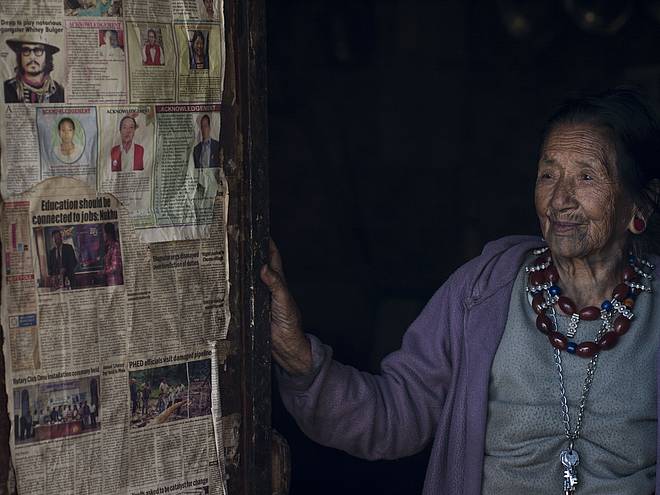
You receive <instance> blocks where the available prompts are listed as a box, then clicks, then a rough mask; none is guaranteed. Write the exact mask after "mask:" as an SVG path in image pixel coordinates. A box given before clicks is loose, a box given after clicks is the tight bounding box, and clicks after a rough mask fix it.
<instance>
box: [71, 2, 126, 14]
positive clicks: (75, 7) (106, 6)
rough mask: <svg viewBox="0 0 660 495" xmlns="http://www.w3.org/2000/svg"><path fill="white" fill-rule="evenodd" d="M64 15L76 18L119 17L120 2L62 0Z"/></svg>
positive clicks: (120, 11) (120, 10)
mask: <svg viewBox="0 0 660 495" xmlns="http://www.w3.org/2000/svg"><path fill="white" fill-rule="evenodd" d="M64 14H65V15H67V16H78V17H121V16H122V0H64Z"/></svg>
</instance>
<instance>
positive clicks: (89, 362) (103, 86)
mask: <svg viewBox="0 0 660 495" xmlns="http://www.w3.org/2000/svg"><path fill="white" fill-rule="evenodd" d="M225 58H226V57H225V31H224V17H223V4H222V0H39V1H34V0H1V1H0V82H2V86H3V87H2V91H1V92H0V195H1V196H2V202H1V203H0V240H1V242H2V247H3V250H2V286H1V290H2V301H3V304H2V307H1V323H2V330H3V334H4V346H3V355H4V360H5V370H6V375H5V377H4V378H5V384H6V392H7V396H8V398H9V404H8V407H9V414H10V419H11V437H10V447H11V456H12V462H13V465H14V468H15V473H16V483H17V488H18V492H19V493H30V494H35V495H41V494H44V495H45V494H51V493H62V494H71V495H73V494H76V495H79V494H101V493H102V494H111V495H115V494H116V495H156V494H162V493H172V494H199V495H202V494H214V495H224V494H225V493H226V487H225V475H224V466H225V457H224V456H225V448H224V446H223V440H222V439H223V434H222V432H223V427H222V423H221V407H220V405H221V397H220V392H221V391H220V390H219V387H218V376H217V374H218V369H219V366H221V365H222V362H223V360H224V357H225V356H224V355H223V353H224V352H226V351H225V350H224V349H226V348H227V347H226V346H222V345H220V346H219V345H218V342H219V341H221V340H223V339H226V332H227V328H228V320H229V311H228V305H227V300H228V297H227V291H228V285H229V284H228V261H227V255H226V252H227V251H226V246H227V242H226V237H227V234H226V221H227V217H226V209H227V203H228V194H227V185H226V184H227V183H226V180H225V177H224V172H223V156H222V150H221V147H220V144H219V143H220V141H221V139H220V136H221V132H222V129H221V120H220V115H221V100H222V91H223V81H224V74H225ZM219 349H222V351H221V350H219Z"/></svg>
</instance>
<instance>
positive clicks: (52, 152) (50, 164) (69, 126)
mask: <svg viewBox="0 0 660 495" xmlns="http://www.w3.org/2000/svg"><path fill="white" fill-rule="evenodd" d="M36 116H37V132H38V136H39V154H40V158H41V177H42V178H43V179H45V178H48V177H55V176H63V175H66V176H69V177H74V178H76V179H79V180H82V181H85V182H87V183H89V184H90V185H93V186H95V185H96V167H97V155H98V153H97V151H98V150H97V135H98V130H97V122H96V108H95V107H58V108H50V107H40V108H37V113H36Z"/></svg>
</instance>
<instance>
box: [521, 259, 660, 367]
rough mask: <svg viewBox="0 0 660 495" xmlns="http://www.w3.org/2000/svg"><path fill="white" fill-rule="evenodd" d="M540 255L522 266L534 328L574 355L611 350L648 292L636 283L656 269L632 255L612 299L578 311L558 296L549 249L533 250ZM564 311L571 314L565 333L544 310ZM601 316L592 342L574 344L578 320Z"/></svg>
mask: <svg viewBox="0 0 660 495" xmlns="http://www.w3.org/2000/svg"><path fill="white" fill-rule="evenodd" d="M534 254H537V255H540V256H538V258H536V260H534V264H533V265H532V266H528V267H525V271H527V272H528V273H529V278H528V286H527V291H528V293H529V294H530V297H531V305H532V308H533V309H534V312H535V313H536V314H537V315H538V316H537V317H536V328H538V329H539V330H540V331H541V333H543V334H544V335H546V336H547V337H548V340H549V341H550V343H551V344H552V346H553V347H554V348H556V349H558V350H560V351H566V352H568V353H569V354H577V355H578V356H580V357H583V358H591V357H593V356H594V355H596V354H598V353H599V352H600V351H605V350H609V349H612V348H613V347H614V346H615V345H616V344H617V343H618V341H619V337H620V336H621V335H623V334H625V333H626V332H627V331H628V330H629V329H630V321H631V320H632V318H633V316H634V313H633V312H632V309H633V307H634V306H635V299H636V298H637V295H638V294H640V293H641V292H644V291H646V292H651V288H650V285H644V284H642V283H639V280H640V277H641V278H644V279H647V280H649V281H650V280H652V279H653V275H651V273H650V271H651V270H653V269H654V268H655V266H654V265H653V264H652V263H649V262H648V261H646V260H643V259H640V258H637V257H635V256H633V255H631V256H630V257H629V258H628V263H629V265H628V266H626V267H625V268H624V270H623V280H622V281H621V283H620V284H618V285H617V286H616V287H615V288H614V290H613V291H612V299H611V300H607V299H606V300H605V301H603V303H602V304H601V306H600V308H598V307H596V306H587V307H585V308H582V309H580V310H579V311H578V309H577V307H576V305H575V303H574V302H573V301H572V300H571V299H569V298H568V297H566V296H562V295H561V289H560V288H559V286H558V285H557V283H558V282H559V272H558V271H557V268H556V267H555V266H554V265H553V264H552V255H551V253H550V251H549V249H548V248H541V249H538V250H535V251H534ZM555 305H556V306H557V307H558V308H559V309H560V310H561V311H562V312H563V313H564V314H566V315H568V316H570V317H571V321H570V322H569V325H568V331H567V332H566V335H564V334H562V333H561V332H559V331H558V330H557V326H556V317H555V322H554V323H553V321H552V319H550V317H549V316H548V315H547V314H546V311H548V310H550V311H552V316H553V317H554V316H555V313H554V306H555ZM615 316H616V317H615ZM598 318H600V319H601V320H602V322H603V327H602V329H601V331H600V332H599V333H598V336H597V338H596V340H595V341H584V342H580V343H579V344H578V343H575V342H573V341H572V340H569V339H572V338H573V337H574V336H575V333H576V331H577V327H578V324H579V322H580V320H586V321H593V320H597V319H598Z"/></svg>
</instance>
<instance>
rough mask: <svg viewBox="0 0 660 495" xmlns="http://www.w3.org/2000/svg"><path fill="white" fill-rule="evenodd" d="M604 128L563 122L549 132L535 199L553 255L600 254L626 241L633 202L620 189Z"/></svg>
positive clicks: (614, 249) (614, 155) (612, 150)
mask: <svg viewBox="0 0 660 495" xmlns="http://www.w3.org/2000/svg"><path fill="white" fill-rule="evenodd" d="M616 158H617V157H616V150H615V146H614V143H613V142H612V141H611V139H609V136H608V133H607V132H606V131H604V130H602V129H598V128H596V127H594V126H591V125H587V124H564V125H559V126H557V127H555V128H554V129H553V130H551V131H550V133H549V134H548V136H547V138H546V140H545V143H544V145H543V148H542V150H541V157H540V160H539V165H538V174H537V179H536V189H535V203H536V214H537V215H538V217H539V222H540V224H541V232H542V233H543V236H544V237H545V239H546V241H547V242H548V245H549V246H550V249H551V250H552V252H553V254H554V255H558V256H562V257H566V258H582V257H586V256H594V255H598V254H603V255H605V256H607V255H609V254H611V253H614V252H616V250H619V251H618V252H619V253H620V252H621V250H622V249H624V247H625V243H626V240H627V236H628V230H627V229H628V225H629V223H630V220H631V219H632V216H633V202H632V200H631V199H630V197H629V195H628V194H627V193H626V192H625V191H624V190H623V186H622V185H621V182H620V180H619V174H618V171H617V167H616Z"/></svg>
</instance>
